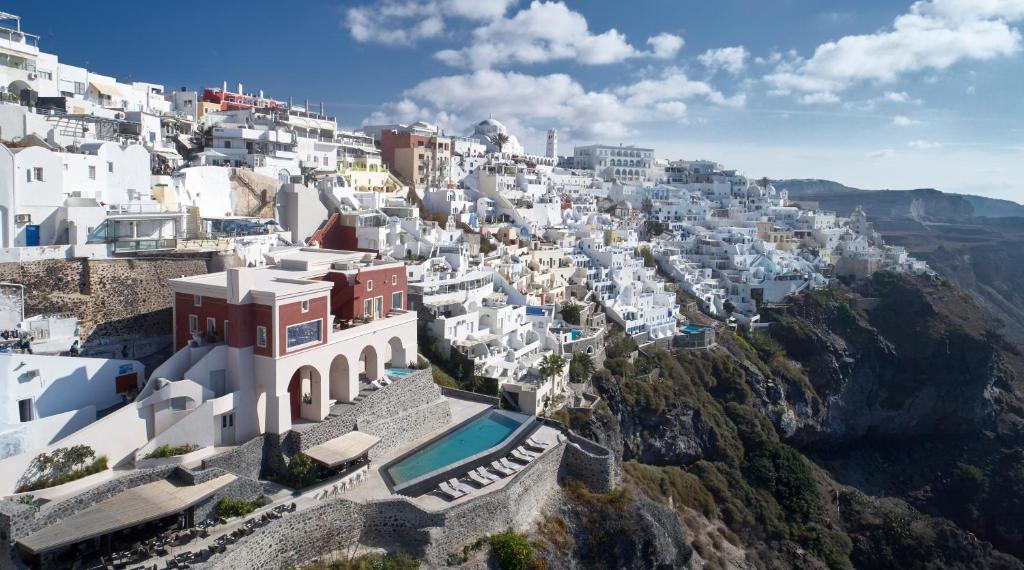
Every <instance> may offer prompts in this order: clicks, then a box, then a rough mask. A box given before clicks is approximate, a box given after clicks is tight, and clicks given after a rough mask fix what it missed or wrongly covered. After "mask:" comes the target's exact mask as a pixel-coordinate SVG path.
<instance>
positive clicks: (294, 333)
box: [285, 319, 323, 348]
mask: <svg viewBox="0 0 1024 570" xmlns="http://www.w3.org/2000/svg"><path fill="white" fill-rule="evenodd" d="M322 329H323V320H322V319H317V320H315V321H308V322H305V323H299V324H297V325H290V326H289V327H288V329H287V331H286V334H287V336H286V342H285V346H287V347H288V348H298V347H301V346H306V345H309V344H317V343H319V342H320V339H321V334H320V333H321V331H322Z"/></svg>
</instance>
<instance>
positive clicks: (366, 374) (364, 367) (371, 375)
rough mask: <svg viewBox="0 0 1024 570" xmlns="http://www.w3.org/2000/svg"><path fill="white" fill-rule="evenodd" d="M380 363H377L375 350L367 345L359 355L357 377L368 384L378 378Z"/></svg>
mask: <svg viewBox="0 0 1024 570" xmlns="http://www.w3.org/2000/svg"><path fill="white" fill-rule="evenodd" d="M380 373H381V369H380V363H379V362H378V356H377V349H375V348H373V346H371V345H367V346H366V348H364V349H363V351H362V352H360V353H359V377H360V378H365V379H366V380H367V381H368V382H369V381H373V380H376V379H378V378H380Z"/></svg>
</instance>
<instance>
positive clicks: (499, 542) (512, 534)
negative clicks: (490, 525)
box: [490, 529, 535, 570]
mask: <svg viewBox="0 0 1024 570" xmlns="http://www.w3.org/2000/svg"><path fill="white" fill-rule="evenodd" d="M490 542H491V552H493V553H494V557H495V558H497V559H498V567H500V568H501V570H526V569H527V568H529V567H530V563H531V562H533V559H534V556H535V553H534V547H533V544H531V543H530V541H529V540H528V539H527V538H526V535H524V534H519V533H518V532H516V531H514V530H512V529H508V530H506V531H505V532H503V533H500V534H496V535H494V536H492V537H491V541H490Z"/></svg>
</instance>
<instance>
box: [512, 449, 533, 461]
mask: <svg viewBox="0 0 1024 570" xmlns="http://www.w3.org/2000/svg"><path fill="white" fill-rule="evenodd" d="M512 459H515V460H516V461H521V462H523V463H529V462H531V461H533V458H532V457H530V456H529V455H524V454H523V453H522V452H520V451H519V450H518V449H513V450H512Z"/></svg>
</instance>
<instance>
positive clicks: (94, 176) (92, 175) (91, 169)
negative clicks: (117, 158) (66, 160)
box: [89, 165, 96, 180]
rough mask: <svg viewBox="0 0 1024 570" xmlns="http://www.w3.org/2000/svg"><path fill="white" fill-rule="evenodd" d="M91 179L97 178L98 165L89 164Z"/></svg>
mask: <svg viewBox="0 0 1024 570" xmlns="http://www.w3.org/2000/svg"><path fill="white" fill-rule="evenodd" d="M89 180H96V167H95V166H92V165H90V166H89Z"/></svg>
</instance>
